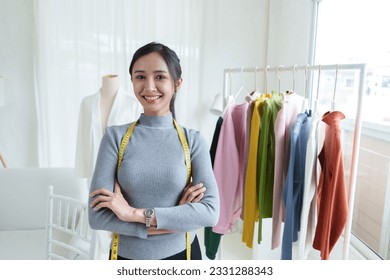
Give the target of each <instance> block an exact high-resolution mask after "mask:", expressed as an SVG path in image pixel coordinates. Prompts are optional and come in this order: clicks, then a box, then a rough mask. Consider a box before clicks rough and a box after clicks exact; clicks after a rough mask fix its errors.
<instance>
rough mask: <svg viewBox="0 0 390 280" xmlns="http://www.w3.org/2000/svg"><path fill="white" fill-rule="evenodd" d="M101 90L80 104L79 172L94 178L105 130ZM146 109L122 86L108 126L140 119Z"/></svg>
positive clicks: (77, 158)
mask: <svg viewBox="0 0 390 280" xmlns="http://www.w3.org/2000/svg"><path fill="white" fill-rule="evenodd" d="M100 100H101V92H100V90H99V91H98V92H97V93H95V94H92V95H89V96H86V97H84V99H83V100H82V102H81V105H80V113H79V121H78V132H77V144H76V160H75V172H76V176H77V177H80V178H92V174H93V170H94V168H95V162H96V158H97V153H98V150H99V146H100V141H101V139H102V137H103V134H104V130H103V125H102V123H101V116H100ZM141 112H142V107H141V106H140V104H139V102H138V101H137V100H136V99H135V98H133V97H131V96H130V95H128V94H127V92H126V91H125V90H124V89H123V88H120V89H119V90H118V92H117V94H116V96H115V100H114V103H113V105H112V108H111V111H110V115H109V118H108V122H107V126H111V125H121V124H126V123H130V122H132V121H134V120H136V119H137V118H138V117H139V115H140V114H141Z"/></svg>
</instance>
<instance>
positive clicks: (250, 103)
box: [241, 91, 260, 220]
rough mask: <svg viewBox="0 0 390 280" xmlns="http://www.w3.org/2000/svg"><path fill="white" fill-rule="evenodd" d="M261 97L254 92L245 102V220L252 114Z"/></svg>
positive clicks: (242, 211)
mask: <svg viewBox="0 0 390 280" xmlns="http://www.w3.org/2000/svg"><path fill="white" fill-rule="evenodd" d="M259 97H260V92H258V91H254V92H252V93H251V94H249V95H248V96H246V97H245V100H246V101H247V102H248V108H247V110H246V124H245V125H246V130H245V133H246V135H245V154H244V176H243V178H242V179H243V185H244V188H243V190H242V191H243V194H242V197H243V200H242V209H241V219H242V220H243V219H244V211H245V201H244V200H245V178H246V171H247V167H248V157H249V145H250V133H251V121H252V112H253V107H254V103H255V101H256V99H257V98H259Z"/></svg>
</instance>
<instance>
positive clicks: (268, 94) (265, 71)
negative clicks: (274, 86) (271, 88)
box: [264, 65, 271, 98]
mask: <svg viewBox="0 0 390 280" xmlns="http://www.w3.org/2000/svg"><path fill="white" fill-rule="evenodd" d="M268 69H269V66H268V65H267V66H266V67H265V70H264V74H265V83H264V87H265V96H266V97H268V98H269V97H271V93H269V92H268Z"/></svg>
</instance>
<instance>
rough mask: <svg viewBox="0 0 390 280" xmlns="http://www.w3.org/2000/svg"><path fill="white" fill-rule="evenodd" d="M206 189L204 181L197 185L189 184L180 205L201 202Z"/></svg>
mask: <svg viewBox="0 0 390 280" xmlns="http://www.w3.org/2000/svg"><path fill="white" fill-rule="evenodd" d="M205 191H206V188H205V187H204V186H203V183H199V184H196V185H191V184H188V185H187V186H186V187H185V188H184V190H183V193H182V195H181V198H180V200H179V205H182V204H186V203H195V202H199V201H200V200H201V199H202V198H203V196H204V192H205Z"/></svg>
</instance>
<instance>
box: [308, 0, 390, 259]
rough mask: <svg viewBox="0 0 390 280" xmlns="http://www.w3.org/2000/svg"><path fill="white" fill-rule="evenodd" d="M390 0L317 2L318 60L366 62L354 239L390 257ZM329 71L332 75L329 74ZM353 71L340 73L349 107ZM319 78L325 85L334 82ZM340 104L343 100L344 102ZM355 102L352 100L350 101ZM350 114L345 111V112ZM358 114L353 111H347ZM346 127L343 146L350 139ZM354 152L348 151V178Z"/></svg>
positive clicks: (341, 89) (340, 96)
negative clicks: (389, 32) (351, 156)
mask: <svg viewBox="0 0 390 280" xmlns="http://www.w3.org/2000/svg"><path fill="white" fill-rule="evenodd" d="M389 8H390V2H389V1H386V0H361V1H355V0H323V1H321V2H320V3H319V10H318V25H317V41H316V50H315V64H342V63H366V64H367V66H368V71H367V77H366V82H367V84H366V88H367V90H366V92H365V95H364V100H363V112H364V114H363V115H362V120H363V126H362V138H361V145H360V148H359V149H360V152H359V154H360V155H359V166H358V177H357V184H356V196H355V204H354V215H353V224H352V234H353V235H354V237H356V238H354V239H353V240H355V241H354V243H352V245H353V246H355V247H360V248H363V247H365V248H369V249H370V250H371V251H372V252H374V253H375V254H377V255H378V256H380V258H383V259H390V246H389V241H390V110H389V104H390V36H387V35H386V34H388V31H389V30H390V17H388V11H389ZM327 75H329V74H327ZM357 78H358V77H356V76H355V74H354V73H353V72H348V71H343V72H340V73H339V76H338V83H337V84H338V91H337V94H338V100H339V101H338V102H340V105H341V106H340V107H342V108H346V109H345V110H346V111H348V106H349V105H348V103H349V102H350V101H353V100H354V98H356V94H357V89H356V85H357V83H358V82H357V81H358V80H357ZM334 80H335V79H334V76H333V77H331V76H326V75H325V74H324V77H323V78H322V77H321V84H320V87H321V88H326V87H329V86H330V85H331V84H332V83H334ZM341 103H342V104H341ZM351 104H353V103H351ZM346 115H347V114H346ZM348 118H354V116H353V114H352V115H351V114H349V115H347V120H346V121H348ZM350 132H351V130H349V131H348V129H345V131H344V137H345V143H346V144H345V145H348V143H350V142H351V141H352V137H353V135H352V134H351V133H350ZM349 162H350V155H348V153H347V154H345V163H346V174H347V175H346V176H348V172H349V170H348V168H349V165H348V163H349Z"/></svg>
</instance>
